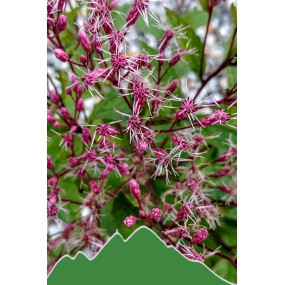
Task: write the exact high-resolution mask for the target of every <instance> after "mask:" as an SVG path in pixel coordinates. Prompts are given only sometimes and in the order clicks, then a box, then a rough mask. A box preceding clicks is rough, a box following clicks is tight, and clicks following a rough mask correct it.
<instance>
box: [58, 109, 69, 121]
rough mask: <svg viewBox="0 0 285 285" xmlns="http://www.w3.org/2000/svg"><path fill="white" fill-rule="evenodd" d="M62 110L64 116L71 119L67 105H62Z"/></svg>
mask: <svg viewBox="0 0 285 285" xmlns="http://www.w3.org/2000/svg"><path fill="white" fill-rule="evenodd" d="M60 112H61V114H62V116H63V117H64V118H65V119H67V120H69V119H70V114H69V112H68V110H67V109H66V108H65V107H61V108H60Z"/></svg>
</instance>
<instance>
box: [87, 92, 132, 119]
mask: <svg viewBox="0 0 285 285" xmlns="http://www.w3.org/2000/svg"><path fill="white" fill-rule="evenodd" d="M102 93H103V94H104V97H105V99H102V100H101V101H100V102H99V104H97V105H96V106H95V108H94V109H93V111H92V113H91V115H90V117H89V119H90V120H91V121H93V120H94V119H108V120H109V122H111V121H115V120H122V119H124V117H123V116H122V115H120V114H118V113H116V112H114V110H113V109H114V108H116V109H118V110H119V111H120V112H123V113H127V114H129V113H130V109H129V108H128V106H127V104H126V103H125V102H124V100H123V99H122V98H120V97H119V94H120V93H119V91H118V90H110V91H109V92H108V91H105V92H102Z"/></svg>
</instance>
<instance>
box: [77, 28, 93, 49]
mask: <svg viewBox="0 0 285 285" xmlns="http://www.w3.org/2000/svg"><path fill="white" fill-rule="evenodd" d="M78 39H79V42H80V44H81V46H82V47H83V49H84V50H85V51H87V52H89V51H90V49H91V43H90V41H89V38H88V36H87V34H86V33H85V32H83V31H82V30H79V31H78Z"/></svg>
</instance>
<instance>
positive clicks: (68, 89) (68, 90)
mask: <svg viewBox="0 0 285 285" xmlns="http://www.w3.org/2000/svg"><path fill="white" fill-rule="evenodd" d="M65 92H66V94H68V95H70V96H71V94H72V93H71V89H70V88H69V87H65Z"/></svg>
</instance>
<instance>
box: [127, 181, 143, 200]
mask: <svg viewBox="0 0 285 285" xmlns="http://www.w3.org/2000/svg"><path fill="white" fill-rule="evenodd" d="M129 184H130V190H131V193H132V195H133V197H134V198H135V199H138V198H139V197H140V196H141V190H140V186H139V184H138V183H137V182H136V180H135V179H131V180H130V182H129Z"/></svg>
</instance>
